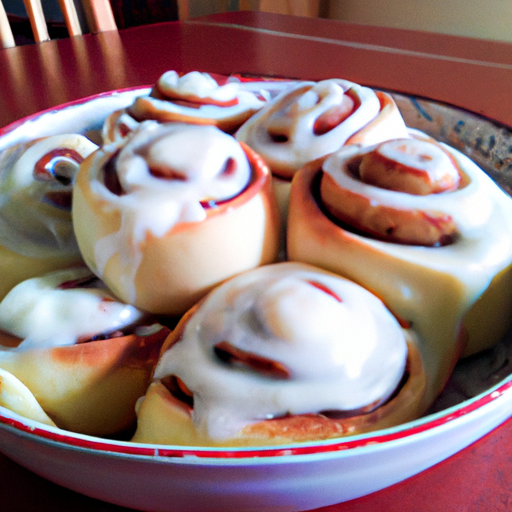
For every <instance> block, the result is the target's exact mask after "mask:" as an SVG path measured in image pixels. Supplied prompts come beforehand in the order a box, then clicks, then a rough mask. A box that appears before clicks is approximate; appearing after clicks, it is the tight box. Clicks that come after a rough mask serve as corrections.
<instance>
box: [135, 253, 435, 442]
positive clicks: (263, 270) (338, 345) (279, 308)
mask: <svg viewBox="0 0 512 512" xmlns="http://www.w3.org/2000/svg"><path fill="white" fill-rule="evenodd" d="M154 377H155V378H154V381H153V383H152V384H151V386H150V387H149V389H148V392H147V393H146V396H145V397H144V398H143V399H142V400H141V402H140V403H139V404H138V427H137V431H136V434H135V436H134V438H133V440H134V441H136V442H144V443H165V444H179V445H192V446H196V445H200V446H201V445H212V446H237V445H262V444H275V443H283V442H295V441H311V440H318V439H325V438H330V437H336V436H340V435H345V434H355V433H359V432H364V431H367V430H374V429H377V428H382V427H384V426H390V425H392V424H396V423H401V422H403V421H407V420H408V419H413V418H415V417H416V414H417V404H418V403H419V402H420V401H421V400H420V399H421V395H422V393H423V392H424V384H425V376H424V374H423V366H422V362H421V359H420V358H419V356H418V352H417V350H416V349H415V338H414V333H413V332H412V331H410V330H405V329H403V328H402V327H401V326H400V325H399V323H398V321H397V320H396V319H395V318H394V316H393V315H392V314H391V313H390V312H389V311H388V310H387V309H386V307H385V306H384V305H383V303H382V302H381V301H380V299H378V298H377V297H375V296H374V295H372V294H371V293H370V292H368V291H367V290H365V289H363V288H362V287H360V286H358V285H356V284H355V283H353V282H350V281H348V280H345V279H343V278H340V277H339V276H336V275H334V274H331V273H328V272H325V271H323V270H320V269H317V268H314V267H311V266H308V265H303V264H297V263H278V264H275V265H267V266H265V267H260V268H258V269H255V270H252V271H248V272H246V273H244V274H242V275H239V276H237V277H235V278H233V279H231V280H229V281H228V282H226V283H224V284H223V285H221V286H219V287H218V288H216V289H215V290H214V291H212V292H211V293H210V294H209V295H208V296H207V297H206V298H205V299H204V300H203V301H201V303H200V304H199V305H198V306H196V307H194V308H193V309H192V310H190V311H189V312H188V313H187V314H186V315H185V316H184V318H183V319H182V321H181V322H180V324H179V325H178V327H177V328H176V329H175V330H174V331H173V333H172V334H171V335H170V336H169V337H168V339H167V340H166V342H165V344H164V346H163V347H162V355H161V357H160V361H159V363H158V365H157V367H156V370H155V376H154ZM395 422H396V423H395Z"/></svg>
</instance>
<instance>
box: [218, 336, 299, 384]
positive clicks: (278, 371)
mask: <svg viewBox="0 0 512 512" xmlns="http://www.w3.org/2000/svg"><path fill="white" fill-rule="evenodd" d="M213 350H214V353H215V355H216V356H217V357H218V358H219V359H220V360H221V361H223V362H225V363H227V364H230V365H238V366H241V367H246V368H249V369H251V370H253V371H256V372H258V373H261V374H263V375H266V376H267V377H273V378H275V379H287V378H289V377H290V372H289V371H288V369H287V368H286V367H285V366H284V365H283V364H281V363H279V362H278V361H273V360H272V359H267V358H265V357H262V356H260V355H258V354H253V353H251V352H247V351H245V350H242V349H240V348H238V347H235V346H234V345H232V344H231V343H229V342H228V341H221V342H220V343H217V344H216V345H215V347H214V349H213Z"/></svg>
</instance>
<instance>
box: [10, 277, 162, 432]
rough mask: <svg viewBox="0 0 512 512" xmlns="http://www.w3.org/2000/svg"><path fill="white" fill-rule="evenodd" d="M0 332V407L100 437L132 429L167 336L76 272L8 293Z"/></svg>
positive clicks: (28, 282) (27, 283)
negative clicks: (139, 403)
mask: <svg viewBox="0 0 512 512" xmlns="http://www.w3.org/2000/svg"><path fill="white" fill-rule="evenodd" d="M0 329H1V330H0V369H1V371H0V379H1V381H2V383H8V384H9V386H8V387H7V388H5V389H4V385H2V386H1V387H2V394H0V404H1V405H4V406H5V407H9V408H11V409H13V410H14V411H15V412H18V413H19V414H22V415H27V416H28V417H30V418H31V419H36V420H38V421H41V418H43V419H44V417H45V416H47V417H48V418H49V419H48V420H46V421H44V422H45V423H50V422H52V423H55V424H56V425H57V426H59V427H60V428H63V429H66V430H71V431H74V432H80V433H85V434H91V435H100V436H104V435H111V434H114V433H118V432H120V431H122V430H124V429H126V428H128V427H131V426H132V425H133V423H134V420H135V415H134V405H135V401H136V399H137V398H138V397H139V396H140V395H141V393H143V392H144V390H145V389H146V387H147V385H148V383H149V380H150V377H151V374H152V372H153V369H154V366H155V364H156V362H157V357H158V353H159V349H160V347H161V345H162V342H163V341H164V339H165V337H166V336H167V334H168V333H169V329H167V328H165V327H163V326H161V325H159V324H157V323H155V321H154V319H152V318H151V317H150V316H148V315H146V314H144V313H142V312H141V311H139V310H137V309H136V308H134V307H133V306H130V305H127V304H123V303H120V302H119V301H117V300H116V299H115V297H113V295H112V294H111V293H110V292H109V291H108V290H107V289H106V288H105V286H104V285H103V284H102V283H101V282H100V281H99V280H98V279H97V278H96V277H95V276H94V275H93V274H92V273H91V272H90V271H89V270H88V269H86V268H83V267H81V268H75V269H66V270H60V271H56V272H52V273H50V274H46V275H44V276H41V277H36V278H32V279H28V280H26V281H23V282H22V283H20V284H18V285H17V286H15V287H14V288H13V289H12V290H11V291H10V292H9V293H8V294H7V295H6V296H5V298H4V299H3V300H2V301H1V302H0ZM16 396H17V399H16ZM20 402H23V403H22V404H20ZM43 413H44V414H43Z"/></svg>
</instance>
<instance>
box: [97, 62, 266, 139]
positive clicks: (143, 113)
mask: <svg viewBox="0 0 512 512" xmlns="http://www.w3.org/2000/svg"><path fill="white" fill-rule="evenodd" d="M265 102H266V98H264V97H263V96H261V95H260V94H257V93H255V92H252V91H246V90H244V89H242V88H241V87H240V84H239V83H238V82H229V83H225V84H223V85H220V84H219V83H218V82H217V81H216V80H215V79H214V78H213V77H212V75H210V74H208V73H201V72H199V71H192V72H190V73H187V74H184V75H179V74H178V73H177V72H176V71H167V72H166V73H164V74H163V75H162V76H160V78H159V79H158V81H157V82H156V84H155V85H154V87H153V88H152V89H151V92H150V93H149V95H144V96H140V97H138V98H136V99H135V101H134V102H133V104H132V105H130V106H129V107H128V108H126V109H123V110H119V111H116V112H114V113H113V114H112V115H110V116H109V117H108V118H107V119H106V121H105V124H104V127H103V138H104V141H105V143H109V142H113V141H116V140H119V139H121V138H123V137H125V136H126V135H127V134H128V133H130V132H131V131H133V130H134V129H135V128H136V127H137V126H138V124H139V123H140V122H141V121H144V120H154V121H158V122H181V123H193V124H207V125H214V126H217V127H218V128H220V129H221V130H223V131H226V132H233V131H235V130H236V129H237V128H238V127H239V126H240V125H241V124H242V123H244V122H245V121H246V120H247V119H248V118H249V117H250V116H251V115H253V114H254V113H255V112H257V111H258V110H259V109H260V108H261V107H262V106H263V105H264V104H265Z"/></svg>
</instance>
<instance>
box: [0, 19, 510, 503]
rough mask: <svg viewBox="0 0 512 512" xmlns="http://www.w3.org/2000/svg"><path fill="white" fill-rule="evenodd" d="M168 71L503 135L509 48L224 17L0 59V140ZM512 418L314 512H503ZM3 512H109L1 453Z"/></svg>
mask: <svg viewBox="0 0 512 512" xmlns="http://www.w3.org/2000/svg"><path fill="white" fill-rule="evenodd" d="M169 69H177V70H181V71H192V70H196V69H197V70H205V71H210V72H215V73H225V74H228V73H230V72H241V73H248V74H255V75H271V76H282V77H295V78H302V79H322V78H332V77H334V76H336V77H341V78H345V79H348V80H353V81H356V82H359V83H362V84H365V85H369V86H375V87H380V88H385V89H391V90H395V91H399V92H404V93H412V94H416V95H419V96H425V97H428V98H432V99H435V100H439V101H443V102H447V103H450V104H453V105H456V106H459V107H462V108H466V109H469V110H472V111H474V112H477V113H480V114H482V115H484V116H487V117H490V118H492V119H495V120H497V121H500V122H501V123H504V124H507V125H509V126H512V100H511V98H510V84H512V45H510V44H507V43H500V42H492V41H485V40H476V39H468V38H462V37H452V36H446V35H439V34H431V33H423V32H415V31H407V30H399V29H390V28H377V27H368V26H363V25H354V24H348V23H343V22H339V21H331V20H319V19H312V18H294V17H289V16H281V15H272V14H263V13H250V12H241V13H226V14H220V15H214V16H208V17H205V18H200V19H196V20H191V21H188V22H185V23H163V24H156V25H149V26H143V27H137V28H133V29H128V30H125V31H122V32H119V33H118V32H106V33H102V34H97V35H86V36H83V37H78V38H73V39H64V40H59V41H51V42H47V43H43V44H39V45H33V46H20V47H17V48H12V49H7V50H0V131H1V129H2V128H1V127H4V126H6V125H8V124H9V123H12V122H15V121H16V120H18V119H20V118H21V117H23V116H26V115H29V114H32V113H35V112H38V111H40V110H44V109H48V108H51V107H53V106H55V105H58V104H61V103H64V102H67V101H71V100H76V99H80V98H83V97H87V96H89V95H92V94H96V93H100V92H104V91H109V90H113V89H119V88H125V87H131V86H138V85H149V84H152V83H153V82H154V81H155V80H156V79H157V78H158V76H160V75H161V74H162V73H163V72H164V71H166V70H169ZM511 460H512V421H511V420H509V421H507V422H505V423H504V424H503V425H501V426H500V427H498V428H497V429H496V430H494V431H493V432H491V433H490V434H488V435H487V436H485V437H484V438H483V439H481V440H479V441H478V442H476V443H474V444H473V445H471V446H470V447H468V448H466V449H465V450H463V451H462V452H459V453H458V454H456V455H455V456H453V457H451V458H450V459H448V460H446V461H444V462H442V463H441V464H438V465H437V466H434V467H433V468H430V469H428V470H426V471H424V472H423V473H421V474H420V475H417V476H414V477H412V478H410V479H408V480H406V481H405V482H402V483H400V484H397V485H394V486H392V487H390V488H388V489H384V490H382V491H379V492H377V493H374V494H372V495H370V496H366V497H363V498H360V499H357V500H353V501H351V502H347V503H342V504H339V505H333V506H330V507H326V508H323V509H321V510H322V511H323V512H335V511H336V512H356V511H368V510H372V511H376V512H378V511H390V510H397V511H398V510H400V511H401V512H403V511H415V512H422V511H425V512H426V511H443V512H446V511H452V510H453V511H454V510H464V511H472V512H473V511H474V512H480V511H482V512H484V511H505V510H509V509H512V472H511V471H509V467H510V461H511ZM0 482H2V483H1V489H2V509H3V510H9V511H19V512H22V511H32V510H35V509H36V506H37V507H38V508H41V507H42V508H46V507H47V508H49V509H50V508H51V509H52V510H53V511H54V512H60V511H68V510H73V511H75V512H81V511H84V512H85V511H93V510H94V511H96V512H114V511H121V510H125V509H122V508H120V507H117V506H114V505H110V504H107V503H102V502H99V501H97V500H94V499H91V498H87V497H84V496H81V495H79V494H76V493H74V492H72V491H69V490H67V489H64V488H62V487H59V486H57V485H55V484H53V483H50V482H48V481H46V480H43V479H42V478H40V477H38V476H36V475H35V474H32V473H30V472H29V471H27V470H25V469H24V468H22V467H20V466H18V465H17V464H15V463H14V462H12V461H10V460H9V459H8V458H6V457H5V456H3V455H0Z"/></svg>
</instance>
